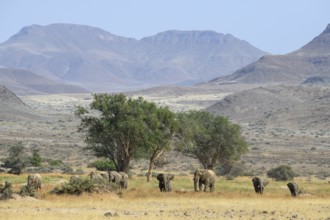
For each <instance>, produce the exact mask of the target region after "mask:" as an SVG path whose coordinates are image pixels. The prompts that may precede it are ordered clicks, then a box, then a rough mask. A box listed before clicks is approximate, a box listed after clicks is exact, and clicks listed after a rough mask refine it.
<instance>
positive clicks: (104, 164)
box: [88, 159, 116, 171]
mask: <svg viewBox="0 0 330 220" xmlns="http://www.w3.org/2000/svg"><path fill="white" fill-rule="evenodd" d="M88 167H94V168H96V169H97V170H100V171H108V170H116V167H115V165H114V164H113V162H112V161H110V160H108V159H100V160H95V161H94V162H92V163H90V164H89V165H88Z"/></svg>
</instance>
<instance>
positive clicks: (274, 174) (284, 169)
mask: <svg viewBox="0 0 330 220" xmlns="http://www.w3.org/2000/svg"><path fill="white" fill-rule="evenodd" d="M267 176H268V177H270V178H273V179H275V180H276V181H287V180H293V178H294V177H296V176H298V175H297V174H296V173H295V172H294V171H293V170H292V168H291V167H290V166H287V165H282V166H279V167H276V168H273V169H271V170H269V171H268V172H267Z"/></svg>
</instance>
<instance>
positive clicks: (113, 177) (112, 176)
mask: <svg viewBox="0 0 330 220" xmlns="http://www.w3.org/2000/svg"><path fill="white" fill-rule="evenodd" d="M122 178H123V177H122V175H121V174H120V173H118V172H116V171H109V181H110V182H112V183H114V184H115V185H117V186H118V188H119V189H121V181H122Z"/></svg>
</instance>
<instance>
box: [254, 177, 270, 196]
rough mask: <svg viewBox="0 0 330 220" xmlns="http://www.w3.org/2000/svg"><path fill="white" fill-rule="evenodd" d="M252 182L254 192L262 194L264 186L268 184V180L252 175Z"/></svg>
mask: <svg viewBox="0 0 330 220" xmlns="http://www.w3.org/2000/svg"><path fill="white" fill-rule="evenodd" d="M252 183H253V186H254V190H255V191H256V193H260V194H262V193H263V192H264V189H265V187H266V186H267V185H268V180H263V179H261V178H259V177H254V178H253V179H252Z"/></svg>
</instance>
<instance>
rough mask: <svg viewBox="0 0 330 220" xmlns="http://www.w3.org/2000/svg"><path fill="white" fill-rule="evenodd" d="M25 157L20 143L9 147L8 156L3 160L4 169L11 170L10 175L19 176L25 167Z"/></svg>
mask: <svg viewBox="0 0 330 220" xmlns="http://www.w3.org/2000/svg"><path fill="white" fill-rule="evenodd" d="M26 164H27V157H26V155H25V152H24V147H23V144H22V142H18V143H17V144H15V145H13V146H11V147H10V148H9V156H8V157H7V158H5V161H4V167H7V168H11V171H10V173H13V174H21V172H22V170H23V169H24V168H25V167H26Z"/></svg>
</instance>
